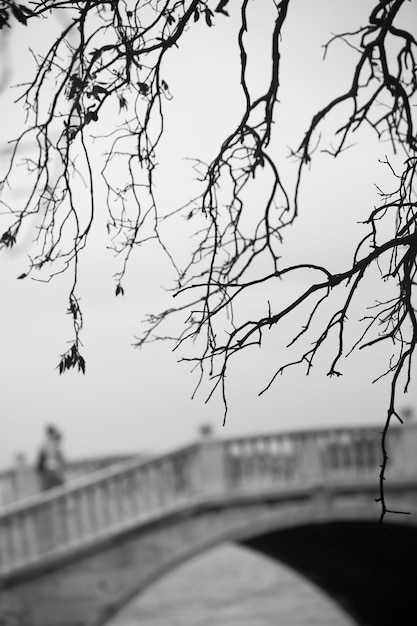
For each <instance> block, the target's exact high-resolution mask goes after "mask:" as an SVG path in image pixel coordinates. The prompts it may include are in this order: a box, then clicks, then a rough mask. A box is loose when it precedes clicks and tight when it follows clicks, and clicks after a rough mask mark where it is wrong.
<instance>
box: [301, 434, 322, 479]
mask: <svg viewBox="0 0 417 626" xmlns="http://www.w3.org/2000/svg"><path fill="white" fill-rule="evenodd" d="M294 445H295V455H296V467H295V476H294V477H295V478H297V479H300V480H301V481H303V482H307V483H311V482H314V483H316V482H318V481H319V480H320V479H322V478H323V467H322V463H321V458H320V450H319V446H318V442H317V438H316V436H315V433H314V432H313V433H303V434H300V435H299V436H297V438H296V439H295V441H294Z"/></svg>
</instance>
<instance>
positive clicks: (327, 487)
mask: <svg viewBox="0 0 417 626" xmlns="http://www.w3.org/2000/svg"><path fill="white" fill-rule="evenodd" d="M380 439H381V433H380V429H379V428H374V427H369V428H344V429H327V430H316V431H307V432H295V433H284V434H282V433H281V434H271V435H260V436H257V437H254V436H251V437H241V438H234V439H228V440H217V439H211V438H207V439H205V440H201V441H200V442H199V443H196V444H194V445H191V446H187V447H185V448H182V449H180V450H177V451H175V452H173V453H171V454H167V455H163V456H159V457H157V458H152V459H147V460H145V461H144V460H143V459H139V458H138V459H136V458H130V459H128V460H126V461H124V462H122V463H119V464H116V465H114V466H112V467H110V468H106V469H103V470H100V471H98V472H94V473H93V474H90V475H89V476H87V477H85V478H83V479H78V480H77V481H74V482H72V483H70V484H67V485H66V486H65V487H62V488H58V489H55V490H53V491H50V492H47V493H43V494H38V495H36V496H32V497H30V498H27V499H25V500H22V501H21V502H18V503H15V504H13V505H9V506H6V507H4V508H3V509H0V595H2V596H3V600H5V599H10V601H12V602H13V603H14V607H15V610H16V613H17V614H18V615H19V616H20V619H21V623H22V624H24V625H25V626H100V625H101V624H105V623H106V622H107V621H108V620H109V619H110V618H111V617H112V616H113V615H114V614H115V613H116V612H117V611H118V610H119V609H120V608H122V607H123V606H124V605H125V604H126V602H128V601H129V600H130V599H132V598H133V597H134V596H135V595H137V594H138V593H139V592H140V591H141V590H143V589H144V588H145V587H146V586H148V585H149V584H151V583H152V582H153V581H155V580H156V579H158V578H159V577H160V576H162V575H163V574H165V573H166V572H167V571H169V570H170V569H173V568H175V567H176V566H177V565H178V564H179V563H182V562H183V561H185V560H187V559H189V558H191V557H192V556H193V555H195V554H197V553H199V552H202V551H204V550H207V549H209V548H210V547H212V546H215V545H217V544H219V543H221V542H224V541H235V542H240V543H242V544H244V545H247V546H250V547H252V548H253V549H255V550H258V551H261V552H263V553H265V554H266V555H269V556H270V557H272V558H275V559H278V560H282V561H284V562H285V563H287V564H289V565H290V566H292V567H293V568H295V569H296V570H298V571H299V572H300V573H301V574H303V575H304V576H306V577H307V578H309V579H311V580H312V581H314V582H315V583H316V584H317V585H319V586H321V587H322V589H323V590H325V591H326V592H328V593H329V594H330V595H331V596H332V597H333V598H334V599H335V600H336V601H337V602H339V603H340V605H341V606H342V607H343V608H344V609H345V610H346V611H347V612H348V613H349V614H350V615H351V616H352V617H353V618H354V619H355V620H356V622H357V623H358V624H361V625H362V626H365V625H370V626H385V625H388V624H389V625H390V626H392V624H406V623H409V621H408V620H409V618H408V615H409V611H410V609H412V612H411V614H413V612H414V615H415V606H414V602H415V600H414V598H415V589H414V587H415V564H416V562H417V561H416V560H417V522H416V520H417V454H416V452H417V424H410V425H406V426H401V427H396V428H391V430H390V432H389V438H388V452H389V466H388V471H387V480H386V497H387V502H388V504H389V506H390V508H392V509H395V510H401V511H407V512H408V513H409V514H408V515H403V514H397V515H390V516H388V518H387V521H386V522H385V523H384V526H383V527H382V528H379V527H378V518H379V514H380V506H379V504H377V503H376V502H375V498H376V497H377V496H378V474H379V466H380V463H381V451H380V444H381V441H380ZM0 605H1V602H0Z"/></svg>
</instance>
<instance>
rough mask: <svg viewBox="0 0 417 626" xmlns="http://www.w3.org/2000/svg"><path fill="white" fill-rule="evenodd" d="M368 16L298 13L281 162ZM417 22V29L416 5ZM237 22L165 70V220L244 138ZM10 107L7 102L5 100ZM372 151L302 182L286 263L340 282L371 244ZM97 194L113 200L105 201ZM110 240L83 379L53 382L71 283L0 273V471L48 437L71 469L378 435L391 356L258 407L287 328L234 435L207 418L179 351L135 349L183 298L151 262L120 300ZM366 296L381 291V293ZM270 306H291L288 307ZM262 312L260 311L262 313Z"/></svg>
mask: <svg viewBox="0 0 417 626" xmlns="http://www.w3.org/2000/svg"><path fill="white" fill-rule="evenodd" d="M261 4H262V9H261V10H259V8H257V7H259V6H260V3H259V2H254V3H253V7H254V10H256V11H257V14H256V17H257V20H256V23H257V26H256V29H254V31H253V32H251V33H250V34H251V36H252V37H253V41H254V46H255V49H256V55H257V58H258V61H257V63H255V65H254V66H253V67H250V68H249V71H250V77H251V80H252V81H254V84H258V83H259V85H260V86H261V84H262V80H263V79H265V69H266V64H265V63H264V62H263V60H262V59H263V57H262V55H263V54H266V55H268V51H267V50H265V49H264V48H263V44H264V42H265V41H266V38H265V36H264V32H265V28H266V24H267V22H268V9H267V8H266V7H268V4H270V5H271V6H272V5H273V2H270V3H267V2H264V1H262V3H261ZM371 5H372V3H371V2H369V1H367V2H363V1H362V0H361V1H359V0H355V1H354V2H346V1H345V2H342V0H338V1H337V2H334V1H333V2H332V1H330V0H320V1H319V2H314V3H312V2H309V1H308V0H297V1H294V2H293V4H292V8H291V11H292V12H293V13H292V16H291V19H290V17H289V18H288V19H289V21H288V26H287V29H286V36H285V40H283V42H282V43H283V46H284V47H283V51H284V54H283V61H282V63H283V67H282V76H281V83H282V92H281V95H280V101H281V104H280V105H279V107H278V108H277V113H276V116H275V118H276V120H277V124H276V127H277V131H276V133H277V134H276V138H275V140H274V143H273V150H274V151H276V155H277V156H278V157H282V156H284V155H286V154H287V153H288V145H289V144H290V145H291V146H292V147H294V146H295V145H296V144H297V142H298V141H299V140H300V139H301V137H302V135H303V131H304V129H305V127H306V124H307V123H308V121H309V120H310V119H311V116H312V114H313V113H314V112H315V109H316V108H317V107H319V106H320V105H322V104H324V102H325V101H326V99H327V98H329V96H331V95H334V94H335V93H337V92H338V91H340V90H341V89H343V88H345V87H346V85H347V78H346V73H345V72H346V71H348V69H349V67H352V64H353V63H354V59H355V56H354V53H353V51H352V50H350V49H348V48H345V47H343V45H342V44H341V43H336V44H335V46H334V48H333V49H331V50H330V53H329V59H328V61H327V62H326V64H323V63H322V54H323V50H322V48H321V47H320V46H321V45H322V44H324V43H325V42H326V41H327V40H328V38H329V37H330V36H331V34H332V33H334V32H338V31H345V30H350V29H351V28H354V27H356V26H358V25H359V24H363V23H364V22H365V18H366V15H367V12H368V8H369V6H371ZM409 11H411V12H413V13H412V15H413V16H414V15H415V16H416V17H417V12H416V5H415V4H414V5H413V7H412V8H409ZM231 13H232V15H231V18H230V19H227V18H222V17H218V18H216V23H217V24H218V26H216V28H215V29H208V28H207V27H206V26H205V24H204V23H199V24H198V25H196V28H195V31H194V33H193V32H190V33H189V35H188V36H187V38H186V40H185V41H184V43H183V45H182V46H181V47H180V49H179V50H178V51H177V52H176V55H175V56H172V59H171V63H170V64H168V63H166V66H165V74H166V80H167V82H168V83H169V86H170V90H171V92H172V94H173V95H174V99H173V100H172V101H170V102H168V103H167V106H166V111H165V114H166V136H165V138H164V140H163V142H162V144H161V151H160V154H159V162H160V175H159V183H158V185H159V186H158V189H157V193H158V195H159V197H160V201H161V203H162V204H165V205H166V208H167V209H168V208H170V207H171V208H174V207H175V206H177V205H179V204H180V203H181V202H183V201H184V200H186V199H188V197H191V195H192V193H191V192H190V191H189V190H190V186H189V185H188V180H189V176H190V175H191V169H190V167H191V166H190V164H189V162H186V161H184V160H183V159H184V158H185V157H188V156H191V157H194V156H199V157H201V158H202V159H208V158H210V156H211V155H213V152H214V151H215V150H216V149H217V148H218V146H219V143H220V141H221V140H222V133H223V134H224V133H226V132H228V130H229V129H230V127H231V125H232V126H234V122H233V120H234V117H233V116H234V114H235V111H236V109H237V108H238V107H239V106H240V103H241V95H240V92H239V88H238V73H237V72H238V65H237V62H238V56H237V46H236V43H235V41H234V40H232V37H231V33H232V32H235V31H236V21H235V20H234V17H233V12H232V11H231ZM200 22H203V21H202V20H201V21H200ZM415 23H417V20H416V22H415ZM19 28H20V27H19ZM27 30H28V29H27ZM17 32H18V33H19V41H18V42H17V41H15V42H14V46H13V47H12V48H10V49H11V51H12V53H13V71H14V82H20V80H21V79H20V74H19V72H20V71H22V69H23V68H26V67H27V63H28V56H27V53H26V51H25V49H24V46H25V44H26V42H29V41H31V40H30V37H29V36H28V35H27V33H26V30H25V29H24V28H23V27H21V28H20V30H18V29H16V33H17ZM13 34H14V32H12V36H13ZM1 36H3V35H1ZM43 36H44V32H43V31H42V32H41V30H39V31H38V32H35V33H34V34H33V35H32V37H33V38H34V39H33V40H32V44H33V45H35V44H36V43H37V42H39V41H40V40H41V39H42V37H43ZM3 69H4V68H3ZM329 76H331V79H329ZM255 81H256V82H255ZM1 98H3V102H4V101H5V98H6V96H5V95H4V94H2V95H1ZM3 106H4V107H6V108H5V109H3V110H6V111H7V115H4V114H3V115H2V119H1V122H0V126H3V128H1V129H0V137H1V140H2V141H3V140H4V137H5V136H6V135H7V133H8V132H10V129H11V128H13V120H14V119H15V118H16V112H17V109H16V105H14V106H13V107H12V106H11V105H10V102H9V104H6V105H4V104H3ZM365 141H366V142H367V143H366V146H367V152H364V151H363V152H362V153H360V152H358V151H356V152H355V151H354V150H352V151H351V152H347V153H346V154H345V155H342V157H341V158H340V160H339V161H335V160H334V159H331V158H330V157H326V156H325V155H321V156H320V155H319V156H318V157H317V160H316V162H315V163H313V166H312V168H311V171H310V172H306V175H305V182H304V189H303V192H302V196H301V199H302V205H301V206H302V212H301V216H300V218H299V221H298V223H297V224H296V225H295V226H294V227H293V228H292V229H291V230H290V231H289V232H288V234H287V239H286V243H285V246H284V248H283V250H284V252H285V254H286V255H288V259H294V258H300V256H303V255H304V253H305V257H306V258H305V259H304V260H305V261H318V260H323V259H325V260H329V261H330V263H331V264H332V266H333V269H334V270H335V271H337V270H338V269H343V266H344V263H345V262H346V261H347V260H348V259H349V258H350V255H351V254H352V252H353V249H354V247H355V241H356V240H357V239H359V237H360V233H361V232H362V230H361V228H362V227H361V226H359V225H358V224H357V221H358V220H360V219H363V218H364V217H366V215H367V213H368V212H369V210H370V209H371V208H372V206H373V205H374V204H376V203H377V201H378V199H377V195H376V189H375V187H374V182H378V183H381V181H384V177H385V176H386V173H385V170H384V169H383V168H382V167H381V166H378V164H377V158H378V157H379V158H383V157H384V154H385V153H386V150H387V146H379V147H378V146H376V144H375V142H374V140H373V138H371V135H369V137H365ZM1 158H4V155H3V154H2V155H1ZM286 167H287V168H288V169H287V170H286V171H287V172H288V176H289V177H290V176H293V173H292V172H293V171H294V172H295V167H294V164H292V165H291V162H288V165H287V166H286ZM291 167H292V168H293V170H291V169H290V168H291ZM97 193H98V194H100V193H101V194H102V190H100V189H98V190H97ZM256 193H257V192H255V191H254V192H253V194H254V196H253V201H254V202H255V199H256V195H255V194H256ZM98 198H100V196H99V195H98ZM177 228H178V232H175V231H172V238H173V239H176V240H178V242H179V245H180V246H182V245H185V244H183V243H182V242H181V236H182V235H183V226H182V224H181V222H179V223H178V224H177ZM104 235H105V233H104V229H103V224H99V225H98V226H97V227H96V228H95V229H94V232H93V237H92V239H91V240H90V242H89V247H88V249H87V250H86V251H85V253H83V255H82V259H81V267H80V285H79V289H78V294H79V295H80V297H81V305H82V307H83V313H84V321H85V327H84V330H83V332H82V341H83V344H84V354H85V356H86V359H87V373H86V375H85V376H82V375H80V374H77V373H75V372H68V373H66V374H65V375H63V376H59V375H58V371H57V369H56V365H57V363H58V361H59V355H60V354H62V353H63V352H65V350H66V349H67V342H68V341H70V340H71V337H72V334H71V326H70V319H69V317H68V316H67V315H66V314H65V311H66V308H67V288H68V285H69V281H70V278H69V277H66V276H63V277H58V278H57V279H56V280H54V282H53V283H50V284H40V283H35V282H33V281H29V280H28V281H17V280H16V277H17V276H18V275H19V274H21V273H22V272H24V271H25V269H26V265H25V253H26V249H25V247H26V243H27V242H24V244H23V245H21V246H20V247H19V246H17V247H16V249H15V250H13V251H12V252H8V253H6V254H3V255H2V257H1V264H0V284H1V298H2V304H1V309H0V310H1V319H0V342H1V350H0V384H1V412H0V427H1V436H0V467H5V466H8V465H10V463H11V462H12V460H13V457H14V455H15V454H16V453H17V452H24V453H25V454H27V456H28V458H29V459H30V460H33V458H34V456H35V454H36V450H37V447H38V444H39V441H40V439H41V437H42V431H43V428H44V426H45V424H47V423H49V422H53V423H55V424H56V425H57V426H58V427H59V428H60V429H61V430H62V431H63V433H64V437H65V448H66V452H67V455H68V457H73V458H75V457H81V456H89V455H96V454H104V453H115V452H125V451H128V452H130V451H141V450H146V451H151V450H157V449H167V448H170V447H173V446H177V445H179V444H182V443H185V442H186V441H189V440H190V439H193V438H194V437H195V435H196V431H197V428H198V426H199V425H200V424H201V423H206V422H210V423H211V424H212V425H213V426H214V428H215V430H216V431H217V432H218V433H220V434H222V435H232V434H235V433H247V432H257V431H267V430H281V429H289V428H295V427H297V428H298V427H305V426H306V427H311V426H316V425H317V426H318V425H324V424H329V425H330V424H332V425H341V424H351V423H363V422H374V423H375V422H378V423H381V424H382V421H383V419H384V416H385V412H386V407H387V402H388V392H389V390H388V379H385V381H382V382H379V383H377V384H376V385H371V384H370V381H371V380H372V378H373V377H374V376H375V375H377V374H378V373H380V372H381V362H382V358H383V357H385V358H386V356H387V353H386V352H385V349H384V348H381V349H379V350H376V351H375V350H374V351H369V352H368V353H367V354H366V353H361V354H359V355H353V356H352V357H351V358H350V359H349V360H347V361H346V362H345V363H344V365H343V371H344V376H343V377H342V378H337V379H329V378H327V377H326V376H325V373H326V371H327V369H328V361H326V359H325V358H321V359H318V361H317V366H316V368H315V369H314V371H313V373H312V374H311V375H310V376H309V377H308V378H306V377H305V376H304V372H303V371H302V370H301V369H298V370H296V369H295V370H292V371H290V372H288V373H287V374H286V375H284V376H283V377H281V378H280V379H279V380H278V381H277V382H276V383H275V384H274V385H273V387H272V388H271V389H270V391H269V392H268V393H267V394H264V395H263V396H262V397H260V398H258V396H257V392H258V391H259V390H260V389H262V387H263V386H264V385H265V384H266V382H267V381H268V380H269V378H270V377H271V376H272V374H273V373H274V371H275V369H277V367H279V366H280V365H281V364H283V362H284V361H285V359H286V353H285V351H284V346H285V344H286V343H287V342H288V339H289V338H290V333H291V331H292V330H293V329H294V326H293V325H291V324H287V326H283V327H282V329H278V331H277V332H273V333H271V341H270V342H265V346H264V349H263V350H262V351H254V352H252V353H247V354H246V355H242V357H241V358H240V359H239V360H236V362H235V363H234V364H233V365H232V367H231V369H230V375H229V379H228V385H229V416H228V421H227V424H226V427H225V428H222V420H223V409H222V405H221V402H220V400H219V398H217V397H215V398H214V399H212V400H211V401H210V402H209V403H208V404H205V403H204V400H205V397H206V395H207V392H208V389H209V388H208V387H207V386H206V387H204V389H203V390H202V392H200V393H199V394H198V395H197V397H196V399H194V400H191V394H192V391H193V388H194V384H195V382H196V377H195V376H193V375H190V373H189V368H188V366H187V365H186V364H178V363H177V358H178V356H177V355H176V353H174V354H173V353H172V352H171V349H170V346H169V345H161V344H160V345H151V346H148V347H146V348H144V349H143V350H142V351H138V350H134V349H133V348H132V347H131V344H132V343H133V341H134V335H135V334H136V335H138V334H140V329H141V319H142V318H143V316H144V314H146V313H148V312H150V311H155V310H158V309H159V308H162V307H165V306H166V305H167V304H168V303H169V302H170V298H171V296H170V295H169V294H167V293H165V292H164V291H163V290H161V289H160V287H161V285H162V286H164V287H169V286H170V280H171V278H172V277H173V276H172V273H171V271H170V269H169V266H168V265H167V263H166V261H165V260H164V259H163V258H162V256H161V255H160V254H159V253H158V252H156V251H151V250H150V249H149V250H148V251H146V250H144V251H142V252H140V253H138V254H137V255H136V256H134V257H133V259H132V262H131V265H130V269H129V272H128V276H127V279H126V281H125V283H124V287H125V291H126V295H125V296H124V298H117V299H116V298H115V297H114V281H113V279H112V275H113V274H114V272H115V271H117V269H118V266H117V261H115V260H114V259H113V258H112V255H111V253H109V251H108V250H106V247H105V245H106V242H105V236H104ZM285 258H287V257H285ZM296 288H297V284H296V283H294V284H293V285H292V286H289V285H288V286H285V289H284V288H283V287H281V289H284V291H285V293H286V294H288V293H290V292H291V290H293V289H296ZM369 289H370V290H372V289H373V287H372V285H371V284H369ZM261 296H263V297H264V299H265V298H270V299H273V298H274V297H278V298H280V297H281V292H278V291H277V294H270V293H268V294H261V295H260V297H261ZM252 306H253V307H254V309H253V310H255V309H256V304H254V303H253V304H252ZM299 319H302V318H299ZM189 350H191V347H190V348H189ZM327 355H328V352H327ZM325 356H326V352H324V353H323V357H325ZM382 367H384V365H382ZM415 392H416V385H415V381H414V385H413V387H412V389H411V390H410V393H409V399H405V400H404V401H402V404H403V405H404V406H405V405H406V404H412V403H413V402H414V405H415V404H416V401H415V398H416V393H415ZM413 394H414V395H413Z"/></svg>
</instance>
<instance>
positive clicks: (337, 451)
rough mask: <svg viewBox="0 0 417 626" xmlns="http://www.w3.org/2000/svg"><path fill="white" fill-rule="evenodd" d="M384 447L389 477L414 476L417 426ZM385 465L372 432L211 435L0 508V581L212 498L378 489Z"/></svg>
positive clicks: (394, 433)
mask: <svg viewBox="0 0 417 626" xmlns="http://www.w3.org/2000/svg"><path fill="white" fill-rule="evenodd" d="M410 442H411V443H410ZM388 448H389V454H390V461H389V468H388V469H389V471H388V474H387V477H388V479H389V478H392V477H402V476H404V477H406V476H414V477H416V476H417V465H416V454H415V451H416V450H417V428H416V424H413V425H412V426H407V427H405V426H403V427H395V428H394V427H393V428H392V429H391V430H390V433H389V439H388ZM413 450H414V453H413ZM381 459H382V454H381V432H380V428H375V427H370V428H342V429H326V430H316V431H306V432H294V433H284V434H271V435H259V436H250V437H237V438H233V439H212V438H207V439H205V440H202V441H201V442H199V443H197V444H194V445H191V446H188V447H184V448H182V449H180V450H178V451H176V452H173V453H171V454H167V455H163V456H159V457H154V458H152V459H147V460H143V458H130V459H128V460H127V461H124V462H122V463H119V464H116V465H114V466H112V467H109V468H106V469H103V470H100V471H98V472H94V473H93V474H90V475H89V476H86V477H85V478H82V479H79V480H76V481H73V482H72V483H71V484H68V485H66V486H63V487H58V488H56V489H54V490H51V491H49V492H44V493H42V494H37V495H34V496H31V497H30V498H27V499H26V500H24V501H22V502H20V503H19V502H18V503H15V504H12V505H9V506H6V507H4V508H3V509H2V510H0V579H1V575H2V574H3V575H10V574H12V573H14V572H19V570H20V571H21V570H24V569H26V568H29V567H31V566H38V565H39V564H42V563H44V562H45V563H47V562H48V561H49V560H51V559H53V558H54V557H56V556H60V555H61V556H62V555H63V554H66V553H68V554H70V553H71V551H74V550H75V549H78V548H82V547H87V546H88V545H90V544H92V543H94V542H97V541H100V540H101V539H108V538H109V537H111V536H112V535H117V533H120V532H122V531H124V530H128V529H129V528H133V527H135V526H136V525H138V524H140V523H147V522H152V521H155V520H157V519H158V516H161V515H166V514H168V513H169V512H170V511H172V512H175V511H178V510H179V508H180V507H181V506H184V507H186V506H189V505H191V504H193V502H198V501H201V500H204V498H207V497H210V496H222V495H223V496H224V495H227V494H229V493H230V494H232V493H245V492H250V491H251V490H252V491H253V490H254V489H263V488H265V489H271V487H272V488H276V489H277V490H279V489H280V488H282V487H285V486H302V485H306V486H308V485H309V484H311V483H316V484H325V483H326V482H330V483H331V482H332V481H335V480H336V481H337V480H342V481H343V480H346V479H350V480H351V479H359V480H361V478H362V477H367V478H370V477H372V478H373V479H374V480H375V484H377V480H378V474H379V466H380V464H381Z"/></svg>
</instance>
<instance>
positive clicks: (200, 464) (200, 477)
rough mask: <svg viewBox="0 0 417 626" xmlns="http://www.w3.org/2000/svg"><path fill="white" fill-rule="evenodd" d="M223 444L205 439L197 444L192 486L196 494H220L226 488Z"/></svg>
mask: <svg viewBox="0 0 417 626" xmlns="http://www.w3.org/2000/svg"><path fill="white" fill-rule="evenodd" d="M225 460H226V458H225V448H224V444H223V443H222V442H221V441H219V440H216V439H211V438H207V439H206V440H205V441H204V442H202V443H201V444H199V446H198V451H197V455H196V464H195V472H194V474H195V475H194V477H193V484H194V487H195V490H196V492H197V493H201V494H222V493H224V492H225V491H226V488H227V476H226V463H225Z"/></svg>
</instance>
